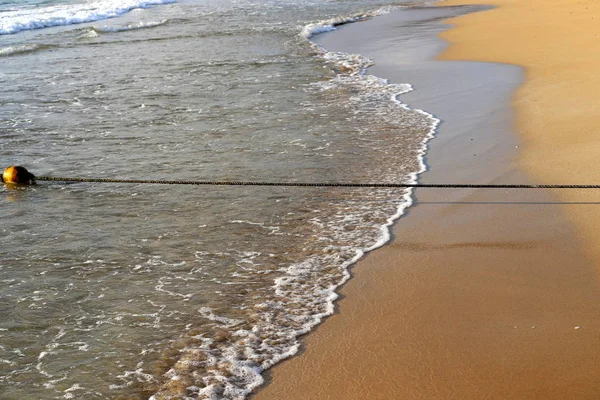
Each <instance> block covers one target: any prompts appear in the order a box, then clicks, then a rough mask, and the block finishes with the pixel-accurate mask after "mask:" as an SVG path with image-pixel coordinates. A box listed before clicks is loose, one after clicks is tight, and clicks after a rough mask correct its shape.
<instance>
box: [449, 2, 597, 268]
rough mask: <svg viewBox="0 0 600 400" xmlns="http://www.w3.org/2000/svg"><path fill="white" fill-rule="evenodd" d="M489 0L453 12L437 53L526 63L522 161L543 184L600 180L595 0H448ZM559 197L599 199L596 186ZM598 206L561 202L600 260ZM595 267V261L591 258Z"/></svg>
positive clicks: (519, 99)
mask: <svg viewBox="0 0 600 400" xmlns="http://www.w3.org/2000/svg"><path fill="white" fill-rule="evenodd" d="M466 3H468V4H490V3H492V4H495V5H497V6H499V7H498V8H496V9H494V10H491V11H487V12H482V13H476V14H470V15H467V16H463V17H460V18H456V19H454V20H452V21H451V23H453V24H456V26H455V28H454V29H451V30H449V31H447V32H445V33H444V34H443V35H442V37H443V38H444V39H446V40H448V41H449V42H451V43H452V45H451V46H450V47H449V48H448V49H447V51H446V52H445V53H444V54H442V57H441V59H446V60H449V59H452V60H479V61H491V62H501V63H510V64H516V65H521V66H524V67H525V69H526V82H525V84H524V85H523V86H522V87H521V88H520V89H519V90H518V93H517V95H516V98H515V100H514V105H515V108H516V111H517V118H518V121H517V123H518V131H519V135H520V137H521V138H522V141H523V143H524V147H523V150H522V151H521V153H520V165H521V167H522V168H524V169H525V170H526V171H528V172H529V173H530V174H531V176H532V177H533V179H535V180H536V181H538V182H543V183H590V184H597V183H600V168H599V166H600V73H598V71H600V52H599V51H598V50H599V49H600V2H598V1H596V0H525V1H524V0H496V1H482V0H449V1H445V2H444V3H441V4H442V5H458V4H466ZM557 195H558V196H560V198H561V199H563V200H564V201H577V202H582V201H584V202H592V203H593V202H598V201H600V192H599V191H597V190H594V191H587V192H585V191H584V192H582V191H560V192H557ZM599 208H600V205H598V204H589V205H587V206H580V207H568V206H567V207H564V209H565V211H566V213H567V216H568V217H569V219H570V220H571V221H573V222H574V223H575V225H576V226H577V229H578V230H579V231H580V233H581V234H582V236H583V238H584V240H586V241H587V242H588V245H587V246H586V247H587V249H588V251H590V252H591V254H592V256H593V257H594V258H595V259H596V260H600V237H599V235H598V233H599V229H598V228H600V212H598V209H599ZM597 265H598V266H599V268H598V271H599V272H600V262H597Z"/></svg>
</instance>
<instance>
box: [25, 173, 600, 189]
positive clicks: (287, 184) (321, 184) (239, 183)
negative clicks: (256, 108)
mask: <svg viewBox="0 0 600 400" xmlns="http://www.w3.org/2000/svg"><path fill="white" fill-rule="evenodd" d="M35 180H36V181H53V182H94V183H129V184H156V185H196V186H208V185H211V186H278V187H348V188H438V189H446V188H457V189H600V185H513V184H508V185H485V184H484V185H477V184H455V183H442V184H440V183H344V182H316V183H312V182H246V181H170V180H147V179H110V178H61V177H51V176H36V177H35Z"/></svg>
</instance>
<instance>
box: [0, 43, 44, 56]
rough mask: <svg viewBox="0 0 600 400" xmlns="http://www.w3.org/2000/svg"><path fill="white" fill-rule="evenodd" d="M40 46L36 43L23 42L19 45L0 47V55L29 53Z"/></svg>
mask: <svg viewBox="0 0 600 400" xmlns="http://www.w3.org/2000/svg"><path fill="white" fill-rule="evenodd" d="M40 48H41V46H40V45H37V44H24V45H21V46H8V47H0V57H2V56H12V55H13V54H20V53H29V52H32V51H36V50H38V49H40Z"/></svg>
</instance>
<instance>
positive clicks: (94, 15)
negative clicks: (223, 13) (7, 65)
mask: <svg viewBox="0 0 600 400" xmlns="http://www.w3.org/2000/svg"><path fill="white" fill-rule="evenodd" d="M175 1H176V0H100V1H95V2H92V3H82V4H72V5H56V6H48V7H39V8H28V9H22V10H15V11H7V12H3V13H0V35H7V34H12V33H17V32H21V31H25V30H32V29H41V28H47V27H52V26H62V25H73V24H81V23H85V22H94V21H100V20H103V19H108V18H115V17H118V16H120V15H123V14H126V13H128V12H129V11H131V10H134V9H136V8H148V7H151V6H156V5H162V4H170V3H174V2H175ZM138 28H139V27H138Z"/></svg>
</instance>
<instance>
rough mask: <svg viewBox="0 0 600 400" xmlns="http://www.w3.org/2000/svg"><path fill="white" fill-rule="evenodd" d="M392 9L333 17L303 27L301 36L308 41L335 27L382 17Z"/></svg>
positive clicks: (383, 8)
mask: <svg viewBox="0 0 600 400" xmlns="http://www.w3.org/2000/svg"><path fill="white" fill-rule="evenodd" d="M392 9H393V7H391V6H388V7H382V8H379V9H377V10H375V11H372V12H369V13H365V14H359V15H350V16H341V17H335V18H331V19H328V20H325V21H319V22H315V23H312V24H308V25H306V26H304V28H302V36H304V37H305V38H307V39H310V38H311V37H313V36H315V35H318V34H319V33H325V32H331V31H334V30H335V29H336V26H340V25H345V24H350V23H353V22H358V21H364V20H367V19H369V18H373V17H375V16H378V15H384V14H387V13H389V12H390V11H391V10H392Z"/></svg>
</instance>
